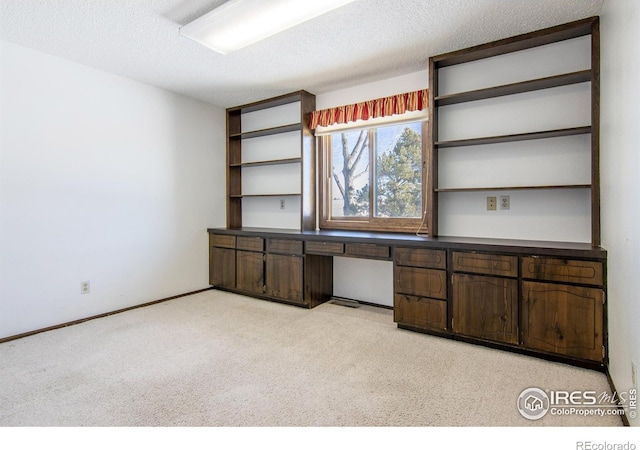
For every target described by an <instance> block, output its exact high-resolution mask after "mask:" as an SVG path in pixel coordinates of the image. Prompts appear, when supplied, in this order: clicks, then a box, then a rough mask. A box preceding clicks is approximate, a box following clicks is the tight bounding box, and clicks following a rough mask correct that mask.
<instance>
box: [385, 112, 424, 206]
mask: <svg viewBox="0 0 640 450" xmlns="http://www.w3.org/2000/svg"><path fill="white" fill-rule="evenodd" d="M375 141H376V142H375V147H374V148H375V166H376V167H375V174H374V183H375V193H374V194H375V211H374V215H375V217H406V218H414V217H421V215H422V214H421V212H422V127H421V124H420V122H415V123H410V124H402V125H391V126H386V127H379V128H377V129H376V138H375Z"/></svg>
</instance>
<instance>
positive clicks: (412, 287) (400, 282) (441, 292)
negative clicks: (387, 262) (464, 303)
mask: <svg viewBox="0 0 640 450" xmlns="http://www.w3.org/2000/svg"><path fill="white" fill-rule="evenodd" d="M394 280H395V281H394V283H395V292H396V293H397V294H409V295H417V296H419V297H432V298H439V299H443V300H444V299H446V298H447V272H446V271H444V270H433V269H423V268H419V267H404V266H395V267H394Z"/></svg>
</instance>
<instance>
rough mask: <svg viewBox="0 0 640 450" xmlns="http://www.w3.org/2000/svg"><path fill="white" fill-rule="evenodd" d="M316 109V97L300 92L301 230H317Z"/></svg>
mask: <svg viewBox="0 0 640 450" xmlns="http://www.w3.org/2000/svg"><path fill="white" fill-rule="evenodd" d="M315 109H316V97H315V95H313V94H310V93H308V92H306V91H302V92H300V122H301V123H302V132H301V133H300V152H301V158H302V167H301V171H302V174H301V177H300V192H301V193H302V198H301V204H300V208H301V211H300V229H301V230H315V229H316V227H317V221H318V218H317V209H318V208H317V206H316V176H317V174H316V164H317V150H316V138H315V136H314V134H313V130H312V129H311V128H310V125H311V124H310V122H311V113H312V112H313V111H315Z"/></svg>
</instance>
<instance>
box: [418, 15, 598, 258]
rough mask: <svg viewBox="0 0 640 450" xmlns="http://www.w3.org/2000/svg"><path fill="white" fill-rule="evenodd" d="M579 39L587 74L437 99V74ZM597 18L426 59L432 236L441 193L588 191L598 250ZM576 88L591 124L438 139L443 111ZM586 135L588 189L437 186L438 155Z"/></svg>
mask: <svg viewBox="0 0 640 450" xmlns="http://www.w3.org/2000/svg"><path fill="white" fill-rule="evenodd" d="M582 36H590V37H591V55H590V61H591V66H590V68H589V69H588V70H579V71H571V72H568V73H561V74H558V75H553V76H547V77H541V78H536V79H530V80H524V81H519V82H516V83H507V84H502V85H498V86H491V87H487V88H481V89H475V90H469V91H464V92H454V93H447V94H446V95H441V94H440V93H439V86H440V85H441V84H442V82H443V79H441V73H440V71H441V69H443V68H445V67H450V66H454V65H458V64H465V63H470V62H474V61H479V60H483V59H487V58H491V57H495V56H500V55H505V54H508V53H513V52H519V51H523V50H528V49H532V48H535V47H540V46H545V45H549V44H555V43H558V42H561V41H564V40H568V39H573V38H578V37H582ZM599 41H600V39H599V19H598V18H597V17H592V18H588V19H584V20H580V21H576V22H573V23H569V24H565V25H560V26H556V27H553V28H549V29H545V30H540V31H536V32H533V33H528V34H524V35H520V36H515V37H512V38H508V39H503V40H500V41H496V42H491V43H488V44H483V45H479V46H476V47H471V48H468V49H464V50H459V51H456V52H451V53H447V54H443V55H438V56H434V57H431V58H430V59H429V77H430V80H429V111H430V120H429V127H430V133H429V138H430V140H429V145H428V153H429V155H428V157H429V160H430V161H431V164H430V165H429V170H430V173H429V177H428V186H427V201H428V204H429V205H430V208H429V213H428V216H427V224H428V228H429V230H430V234H431V236H433V237H435V236H437V235H438V209H439V204H438V200H439V194H440V193H445V192H460V193H464V192H473V191H489V190H525V189H526V190H541V189H589V190H590V191H591V243H592V244H593V245H594V246H597V245H600V180H599V117H600V116H599V94H600V88H599V78H600V69H599V66H600V46H599ZM579 83H590V84H591V121H590V122H591V123H590V124H588V125H586V126H578V127H569V128H561V127H559V128H558V129H542V130H539V131H532V132H525V133H514V134H505V135H497V136H479V137H477V138H465V139H455V140H441V139H439V137H438V134H439V114H440V109H441V108H443V107H445V106H450V105H456V104H462V103H467V102H475V101H478V100H486V99H491V98H496V97H505V96H514V95H518V94H523V93H527V92H532V91H538V90H544V89H551V88H557V87H561V86H570V85H573V84H579ZM580 134H590V135H591V140H590V149H588V151H590V153H591V156H590V167H591V182H590V183H588V184H583V183H579V184H578V183H573V182H569V183H567V184H553V185H543V184H544V183H541V185H535V184H534V185H529V186H496V187H482V186H477V187H460V188H456V187H448V186H447V187H446V188H445V187H441V186H439V184H438V170H439V168H438V163H439V158H438V155H439V152H440V151H446V149H449V148H454V147H465V146H480V145H486V144H500V143H508V142H517V141H526V140H535V139H553V138H559V137H564V136H574V135H580Z"/></svg>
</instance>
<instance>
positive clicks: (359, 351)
mask: <svg viewBox="0 0 640 450" xmlns="http://www.w3.org/2000/svg"><path fill="white" fill-rule="evenodd" d="M0 361H2V363H1V366H0V426H131V427H133V426H210V427H215V426H540V425H546V426H621V425H622V422H621V420H620V418H619V417H616V416H603V417H598V416H589V417H583V416H577V415H564V416H553V415H551V414H547V415H546V416H545V417H544V418H542V419H540V420H538V421H530V420H527V419H525V418H523V417H522V416H521V415H520V414H519V412H518V410H517V408H516V402H517V399H518V396H519V395H520V393H521V392H522V391H523V390H524V389H525V388H528V387H539V388H542V389H550V390H592V391H596V392H598V393H600V392H609V389H610V388H609V386H608V384H607V380H606V377H605V375H604V374H602V373H599V372H595V371H591V370H586V369H580V368H576V367H571V366H568V365H564V364H558V363H552V362H547V361H543V360H540V359H537V358H532V357H528V356H522V355H517V354H512V353H508V352H504V351H499V350H492V349H488V348H484V347H480V346H475V345H470V344H465V343H461V342H455V341H451V340H448V339H443V338H438V337H433V336H428V335H424V334H420V333H413V332H410V331H405V330H400V329H398V328H397V327H396V325H395V323H394V322H393V313H392V311H390V310H386V309H382V308H375V307H368V306H362V307H360V308H356V309H354V308H348V307H344V306H338V305H333V304H323V305H321V306H319V307H317V308H314V309H312V310H306V309H302V308H297V307H292V306H287V305H282V304H278V303H272V302H267V301H262V300H256V299H252V298H248V297H243V296H239V295H235V294H230V293H226V292H221V291H215V290H213V291H206V292H203V293H199V294H195V295H192V296H188V297H183V298H179V299H176V300H172V301H168V302H164V303H160V304H157V305H154V306H149V307H145V308H139V309H135V310H131V311H128V312H125V313H121V314H116V315H113V316H109V317H106V318H102V319H97V320H92V321H89V322H85V323H82V324H79V325H75V326H71V327H67V328H62V329H58V330H54V331H49V332H45V333H41V334H37V335H34V336H30V337H27V338H23V339H19V340H15V341H10V342H6V343H4V344H0Z"/></svg>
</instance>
